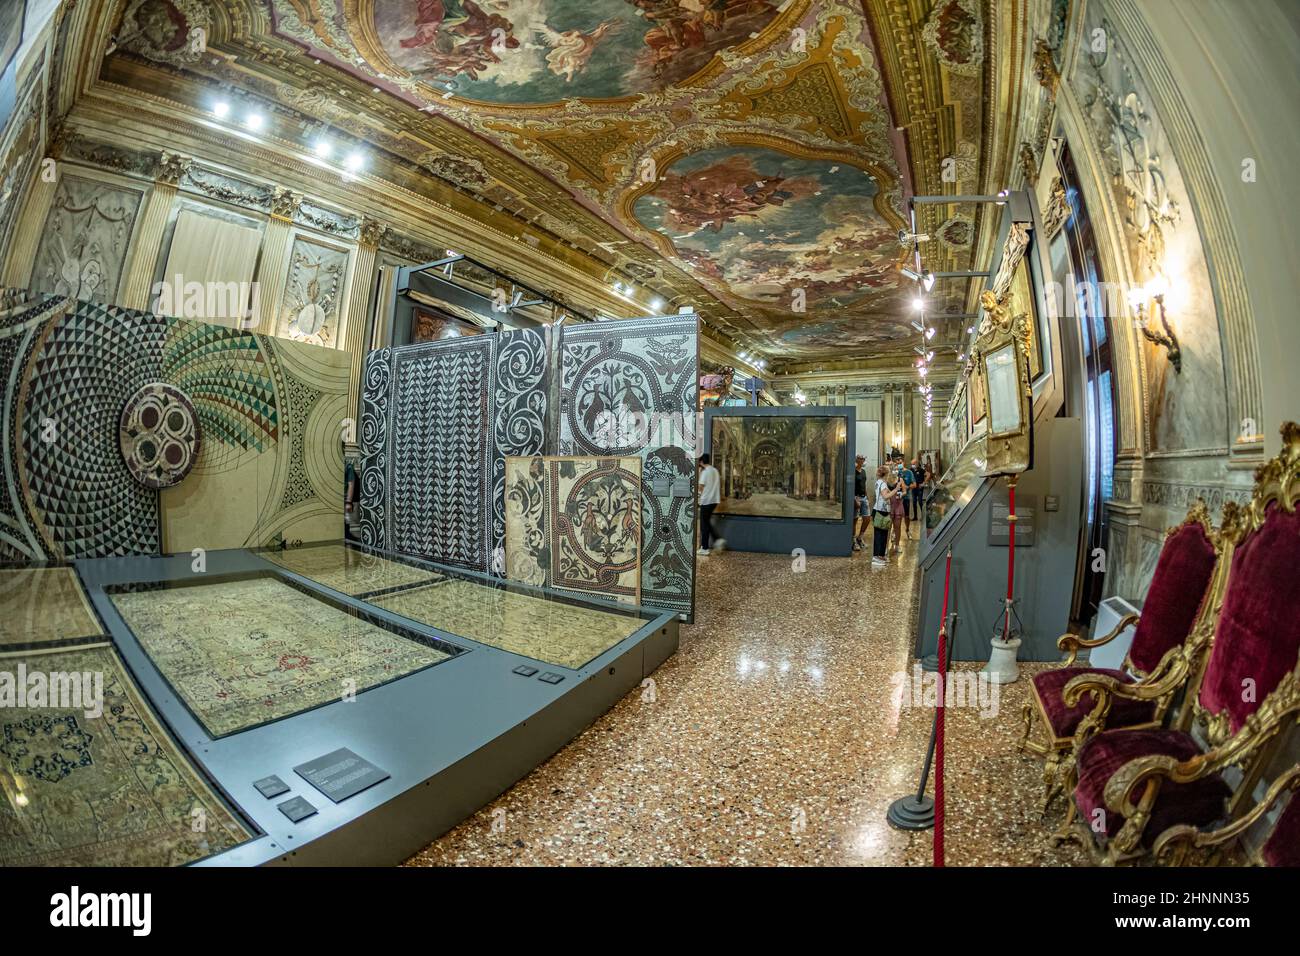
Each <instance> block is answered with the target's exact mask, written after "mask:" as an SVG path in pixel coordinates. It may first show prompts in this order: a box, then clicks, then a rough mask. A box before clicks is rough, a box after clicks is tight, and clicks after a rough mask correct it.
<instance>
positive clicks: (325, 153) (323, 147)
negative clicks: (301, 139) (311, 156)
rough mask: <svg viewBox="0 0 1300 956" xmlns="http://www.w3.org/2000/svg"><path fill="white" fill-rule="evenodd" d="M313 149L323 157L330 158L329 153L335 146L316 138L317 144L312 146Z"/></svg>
mask: <svg viewBox="0 0 1300 956" xmlns="http://www.w3.org/2000/svg"><path fill="white" fill-rule="evenodd" d="M311 151H312V152H313V153H315V154H316V155H317V156H319V157H320V158H321V159H328V158H329V154H330V153H331V152H333V151H334V147H333V146H331V145H330V144H329V142H328V141H326V140H323V139H318V140H316V145H315V146H313V147H312V148H311Z"/></svg>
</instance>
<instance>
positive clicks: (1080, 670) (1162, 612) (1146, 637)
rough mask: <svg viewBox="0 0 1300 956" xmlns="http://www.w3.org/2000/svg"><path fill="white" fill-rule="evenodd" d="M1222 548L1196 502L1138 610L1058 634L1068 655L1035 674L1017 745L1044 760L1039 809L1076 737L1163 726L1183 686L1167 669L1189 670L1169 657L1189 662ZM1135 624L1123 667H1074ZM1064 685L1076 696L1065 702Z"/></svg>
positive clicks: (1171, 537) (1055, 786) (1059, 781)
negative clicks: (1107, 626) (1101, 627)
mask: <svg viewBox="0 0 1300 956" xmlns="http://www.w3.org/2000/svg"><path fill="white" fill-rule="evenodd" d="M1222 550H1223V539H1222V536H1221V535H1219V534H1218V533H1216V532H1215V530H1214V529H1213V528H1212V527H1211V525H1210V516H1209V512H1208V511H1207V510H1206V507H1205V502H1204V501H1200V500H1197V501H1196V502H1195V503H1194V504H1193V505H1192V507H1191V508H1190V509H1189V510H1188V512H1187V516H1186V517H1185V518H1184V519H1183V520H1182V521H1181V522H1180V523H1178V524H1176V525H1174V526H1173V527H1172V528H1170V529H1169V530H1168V532H1166V534H1165V541H1164V545H1163V547H1162V548H1161V549H1160V557H1159V559H1158V560H1157V561H1156V569H1155V574H1154V575H1153V576H1152V578H1151V585H1150V587H1149V588H1148V589H1147V597H1146V602H1145V604H1144V606H1143V608H1142V613H1141V614H1140V615H1139V614H1127V615H1125V616H1124V617H1123V618H1122V619H1121V620H1120V621H1119V623H1118V624H1116V625H1115V627H1114V628H1113V629H1112V630H1111V631H1110V633H1109V634H1106V635H1103V636H1102V637H1097V638H1087V637H1080V636H1078V635H1076V634H1063V635H1062V636H1061V637H1060V639H1059V640H1058V641H1057V642H1056V646H1057V647H1059V648H1060V649H1061V650H1062V651H1064V652H1067V653H1068V655H1069V656H1068V657H1066V659H1065V661H1064V662H1063V664H1062V665H1061V666H1060V667H1055V668H1051V669H1048V670H1044V671H1039V672H1038V673H1037V674H1035V675H1034V676H1033V679H1032V681H1031V684H1030V689H1031V690H1032V691H1033V699H1032V700H1031V701H1030V702H1029V703H1027V704H1025V706H1024V711H1023V716H1024V721H1025V731H1024V736H1023V737H1022V738H1021V740H1020V744H1019V749H1020V751H1021V752H1022V753H1023V752H1025V751H1028V752H1030V753H1033V754H1037V755H1039V756H1042V757H1044V758H1046V759H1045V763H1044V766H1043V785H1044V792H1043V800H1042V810H1043V812H1046V811H1047V808H1048V807H1049V806H1050V805H1051V802H1052V800H1053V799H1054V798H1055V797H1056V795H1057V794H1058V793H1060V792H1061V791H1062V790H1063V789H1064V783H1063V778H1064V776H1065V775H1064V774H1063V773H1062V772H1061V770H1062V767H1061V764H1062V763H1063V762H1067V764H1068V758H1067V755H1068V754H1069V753H1070V752H1071V751H1072V750H1073V749H1074V745H1075V742H1076V738H1079V739H1086V738H1087V737H1089V736H1091V735H1092V734H1093V733H1095V732H1097V731H1098V730H1101V729H1102V728H1104V727H1107V726H1109V727H1158V726H1160V724H1161V722H1162V721H1163V720H1164V716H1165V713H1166V711H1167V710H1168V709H1169V705H1170V704H1171V703H1172V701H1173V699H1174V696H1175V694H1176V693H1177V691H1178V689H1179V688H1180V687H1181V685H1182V681H1178V680H1172V679H1170V675H1171V672H1173V671H1176V672H1177V674H1179V675H1181V676H1182V677H1183V679H1184V680H1185V678H1186V673H1187V668H1186V667H1175V661H1174V658H1175V656H1178V655H1179V652H1180V651H1182V652H1183V654H1184V656H1185V657H1186V658H1187V659H1188V660H1190V659H1191V656H1192V655H1191V653H1190V649H1187V650H1184V648H1183V645H1185V644H1186V643H1187V641H1188V638H1189V635H1190V634H1191V633H1192V629H1193V625H1194V624H1195V622H1196V618H1197V615H1198V614H1199V613H1200V612H1201V610H1202V608H1203V606H1204V605H1205V596H1206V595H1207V594H1208V593H1209V591H1210V583H1211V580H1212V578H1213V577H1214V570H1215V567H1216V563H1217V562H1218V560H1219V555H1220V554H1221V552H1222ZM1134 623H1136V624H1137V628H1136V630H1135V632H1134V634H1133V643H1132V645H1131V646H1130V647H1129V651H1128V654H1127V655H1126V656H1125V659H1124V663H1123V667H1122V668H1119V669H1116V668H1102V667H1083V666H1077V665H1075V663H1074V662H1075V660H1076V658H1077V657H1078V654H1079V651H1080V650H1083V649H1084V648H1089V649H1091V648H1097V647H1101V646H1103V645H1105V644H1108V643H1110V642H1111V641H1113V640H1114V639H1115V638H1116V637H1117V636H1118V635H1119V634H1120V633H1122V632H1123V631H1124V629H1125V628H1127V627H1128V626H1129V625H1130V624H1134ZM1179 660H1180V662H1181V660H1182V657H1180V658H1179ZM1088 678H1094V679H1104V680H1103V681H1102V682H1103V683H1104V684H1105V685H1106V686H1109V685H1110V683H1112V682H1115V683H1120V684H1126V685H1134V686H1136V685H1140V684H1147V683H1149V684H1150V686H1149V687H1148V690H1150V689H1151V688H1152V687H1154V688H1156V690H1157V692H1156V693H1147V694H1143V695H1141V696H1136V695H1135V696H1131V697H1130V696H1125V697H1113V696H1111V695H1107V694H1105V693H1102V694H1097V693H1093V692H1091V691H1088V692H1085V687H1084V684H1085V682H1086V681H1087V679H1088ZM1072 685H1073V686H1072ZM1067 687H1069V688H1070V689H1071V690H1075V691H1076V693H1074V694H1072V695H1071V698H1072V699H1071V701H1070V702H1069V703H1067V702H1066V693H1065V692H1066V689H1067ZM1089 687H1091V684H1089ZM1035 716H1037V717H1038V718H1039V720H1040V722H1041V723H1042V725H1043V728H1044V733H1045V736H1046V742H1040V741H1037V740H1033V739H1032V737H1033V731H1034V718H1035Z"/></svg>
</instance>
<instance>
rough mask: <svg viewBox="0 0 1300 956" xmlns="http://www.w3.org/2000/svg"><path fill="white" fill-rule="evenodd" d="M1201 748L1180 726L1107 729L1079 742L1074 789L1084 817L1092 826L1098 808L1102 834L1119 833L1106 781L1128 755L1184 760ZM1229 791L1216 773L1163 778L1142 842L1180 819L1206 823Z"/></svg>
mask: <svg viewBox="0 0 1300 956" xmlns="http://www.w3.org/2000/svg"><path fill="white" fill-rule="evenodd" d="M1199 753H1201V748H1200V747H1199V746H1197V744H1196V741H1195V740H1193V739H1192V738H1191V736H1190V735H1188V734H1185V733H1183V732H1182V731H1179V730H1108V731H1105V732H1104V733H1100V734H1098V735H1097V736H1096V737H1092V738H1090V739H1089V740H1088V741H1087V742H1086V743H1084V745H1083V746H1082V747H1080V748H1079V754H1078V764H1079V784H1078V786H1077V787H1076V788H1075V791H1074V799H1075V802H1076V803H1077V804H1078V807H1079V813H1080V814H1081V816H1082V817H1083V821H1084V823H1086V824H1087V825H1088V826H1090V827H1093V826H1094V816H1093V813H1094V811H1095V810H1097V809H1098V808H1100V809H1101V810H1103V811H1104V812H1105V817H1104V820H1105V823H1106V835H1107V836H1108V837H1113V836H1115V835H1116V834H1117V833H1119V831H1120V828H1121V827H1122V826H1123V825H1124V817H1123V816H1122V815H1121V814H1119V813H1112V812H1111V811H1110V810H1109V809H1107V808H1106V798H1105V793H1106V784H1107V783H1109V782H1110V778H1111V777H1112V776H1114V775H1115V773H1116V771H1118V770H1119V769H1120V767H1122V766H1124V765H1125V764H1126V763H1128V762H1129V761H1130V760H1136V759H1137V758H1138V757H1150V756H1155V755H1157V754H1161V755H1164V756H1167V757H1174V758H1176V759H1177V760H1180V761H1182V760H1190V759H1191V758H1192V757H1195V756H1196V755H1197V754H1199ZM1231 792H1232V791H1231V790H1230V789H1229V787H1228V785H1227V784H1226V783H1225V782H1224V781H1223V778H1222V777H1220V776H1219V775H1218V774H1213V775H1211V776H1209V777H1205V778H1204V779H1201V780H1197V781H1195V782H1193V783H1182V784H1171V783H1170V782H1169V781H1167V780H1166V781H1163V782H1162V783H1161V785H1160V792H1159V793H1158V794H1157V795H1156V802H1155V805H1154V806H1153V807H1152V808H1151V819H1150V820H1149V821H1148V822H1147V825H1146V827H1145V829H1144V830H1143V831H1142V842H1143V845H1145V846H1148V847H1149V846H1151V844H1153V843H1154V842H1155V841H1156V838H1157V837H1159V836H1160V834H1161V833H1163V832H1164V831H1165V830H1167V829H1169V828H1170V827H1172V826H1177V825H1178V824H1180V823H1187V824H1191V825H1192V826H1195V827H1204V826H1208V825H1209V824H1211V823H1213V822H1214V821H1215V820H1218V819H1219V818H1221V817H1222V816H1223V814H1224V811H1225V805H1224V804H1225V801H1226V800H1227V798H1228V797H1229V796H1230V794H1231Z"/></svg>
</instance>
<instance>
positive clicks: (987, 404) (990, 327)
mask: <svg viewBox="0 0 1300 956" xmlns="http://www.w3.org/2000/svg"><path fill="white" fill-rule="evenodd" d="M980 301H981V304H982V305H983V307H984V311H985V316H984V318H983V320H982V321H981V322H980V327H979V332H978V333H977V335H976V339H975V349H974V352H975V355H974V358H975V362H974V365H975V368H976V370H977V371H976V372H975V374H976V375H979V376H980V377H981V379H982V382H983V388H982V389H981V395H980V400H981V402H982V404H983V409H982V415H981V417H982V418H983V419H985V420H986V421H987V431H986V433H985V436H984V441H985V454H984V467H983V468H982V469H981V470H980V473H981V474H982V475H984V476H985V477H987V476H990V475H1014V474H1019V473H1021V472H1023V471H1027V470H1029V468H1031V467H1032V466H1033V391H1032V387H1031V385H1030V378H1029V365H1030V340H1029V335H1030V332H1029V327H1028V326H1029V318H1028V316H1027V315H1025V314H1024V313H1021V314H1019V315H1016V316H1012V315H1011V314H1010V312H1009V310H1008V309H1007V308H1006V306H1005V305H1003V304H1002V302H1001V301H999V300H998V298H997V297H996V296H995V295H994V294H993V292H992V291H985V292H984V294H983V295H982V296H981V299H980Z"/></svg>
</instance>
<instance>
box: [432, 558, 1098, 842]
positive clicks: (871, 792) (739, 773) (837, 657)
mask: <svg viewBox="0 0 1300 956" xmlns="http://www.w3.org/2000/svg"><path fill="white" fill-rule="evenodd" d="M914 550H915V542H910V543H909V544H908V546H907V547H906V549H905V551H904V553H903V554H902V555H901V556H899V557H895V558H894V559H893V560H892V561H891V563H890V566H889V567H888V568H887V569H885V570H883V571H880V572H874V573H873V572H872V570H871V567H870V556H869V555H867V554H865V553H864V554H859V555H857V556H855V557H854V558H852V559H846V558H810V559H808V565H807V570H806V571H805V572H803V573H794V572H792V570H791V560H790V559H789V558H787V557H785V556H781V555H768V554H741V553H735V552H727V553H724V554H715V555H713V556H711V557H709V558H704V559H701V561H700V570H699V579H698V585H697V586H698V592H697V608H698V615H697V621H698V623H697V624H695V625H693V626H690V627H683V628H682V631H681V648H680V650H679V651H678V653H677V654H676V655H675V656H674V657H672V658H671V659H670V660H669V661H668V662H667V663H666V664H665V665H664V666H663V667H661V668H660V669H659V670H658V671H657V672H656V673H655V677H654V680H655V684H654V687H653V689H652V690H653V693H649V692H648V691H647V689H643V690H642V691H641V692H634V693H633V694H630V695H628V696H627V697H626V698H624V699H623V700H622V701H620V702H619V703H618V705H617V706H615V707H614V709H613V710H611V711H610V712H609V713H607V714H605V715H604V716H603V717H601V718H600V719H599V720H598V721H597V722H596V723H595V724H594V725H593V726H591V727H590V728H588V729H587V730H586V731H585V732H584V733H583V734H582V735H581V736H579V737H578V738H577V739H576V740H574V741H573V742H572V743H571V744H570V745H569V746H567V747H565V748H564V749H563V750H562V751H560V752H559V753H558V754H556V755H555V756H554V757H553V758H551V759H550V760H549V761H547V762H546V763H545V764H543V765H542V766H540V767H539V768H537V769H536V770H535V771H534V772H533V773H531V774H529V775H528V776H527V777H526V778H525V779H523V780H522V781H520V782H519V783H518V784H517V785H516V786H515V787H513V788H512V789H511V790H509V791H508V792H507V793H505V794H504V795H503V796H502V797H500V798H499V799H498V800H496V801H494V802H493V803H492V804H490V805H489V806H487V807H484V808H483V809H482V810H481V811H480V812H479V813H477V814H475V815H474V816H473V817H471V818H469V819H468V820H466V821H465V822H464V823H462V824H461V825H460V826H458V827H456V828H455V829H454V830H452V831H451V832H449V833H448V834H446V835H445V836H443V837H442V838H441V839H439V840H438V841H436V842H435V843H433V844H432V845H431V846H429V847H428V848H426V849H425V850H424V851H422V852H421V853H419V854H417V855H416V856H415V857H413V858H412V859H411V860H410V861H409V862H408V865H415V866H441V865H465V864H486V865H510V864H518V865H539V866H545V865H553V864H634V865H665V864H667V865H672V864H705V865H710V864H712V865H734V864H746V863H748V864H766V865H781V864H789V865H862V864H867V865H901V864H912V865H929V862H930V857H931V852H932V843H931V839H932V838H931V834H930V833H929V832H925V833H920V834H908V833H904V832H901V831H898V830H895V829H893V828H891V827H890V826H889V825H888V824H887V823H886V822H885V810H886V808H887V807H888V805H889V803H890V802H891V801H892V800H893V799H895V798H896V797H899V796H902V795H903V794H905V793H907V792H908V790H909V789H910V788H915V786H916V777H917V774H918V772H919V769H920V766H921V762H922V760H923V758H924V752H925V746H926V744H927V743H928V740H929V733H930V726H931V714H932V711H931V710H928V709H924V708H904V709H903V710H902V711H901V712H900V711H899V709H898V707H897V705H896V704H893V703H891V696H892V690H893V685H892V683H891V677H892V676H893V675H894V674H895V673H896V672H898V671H902V670H905V669H907V668H908V666H909V659H908V650H909V638H908V623H907V622H908V602H909V600H910V595H911V593H912V587H913V578H914V576H915V574H916V567H915V554H914ZM968 666H969V667H975V666H977V665H968ZM1038 666H1043V665H1038ZM1026 670H1027V669H1026ZM1002 690H1003V693H1002V697H1001V699H1000V701H999V709H998V713H997V716H996V717H995V718H991V719H990V718H981V717H980V712H979V710H977V709H974V708H969V709H955V710H952V711H950V716H949V720H948V723H947V728H948V730H947V736H948V741H949V747H948V751H947V774H946V780H947V792H948V809H947V825H946V829H945V832H946V840H947V854H946V855H947V862H948V864H949V865H950V866H953V865H1000V864H1001V865H1049V866H1050V865H1077V864H1080V863H1083V862H1085V857H1084V855H1083V852H1082V851H1080V850H1078V849H1076V848H1073V847H1068V848H1064V849H1061V850H1057V849H1054V848H1050V847H1049V846H1048V842H1047V839H1046V836H1047V833H1048V832H1049V829H1048V823H1045V822H1044V821H1043V820H1042V819H1041V818H1040V817H1039V816H1038V814H1037V811H1036V810H1035V809H1033V807H1034V806H1035V805H1036V797H1037V795H1038V794H1039V792H1040V788H1039V783H1038V779H1039V765H1038V763H1037V762H1036V761H1034V760H1032V759H1030V758H1028V757H1025V756H1022V755H1020V754H1018V753H1016V751H1015V746H1014V744H1015V741H1016V739H1017V730H1018V728H1019V727H1020V721H1019V716H1018V715H1019V713H1020V708H1021V706H1022V704H1023V703H1024V701H1025V699H1026V695H1027V693H1028V680H1027V677H1022V678H1021V680H1020V681H1018V682H1017V683H1015V684H1013V685H1010V686H1009V687H1005V688H1003V689H1002ZM651 698H653V699H651ZM500 809H504V811H505V813H504V815H502V814H501V813H500V812H499V810H500ZM1061 812H1062V811H1061V807H1060V805H1059V804H1058V805H1057V807H1055V808H1054V810H1053V814H1052V815H1051V816H1049V818H1048V819H1049V821H1050V824H1051V826H1053V827H1054V826H1055V824H1056V822H1057V820H1058V816H1057V815H1058V814H1059V813H1061ZM799 819H803V820H806V825H805V826H804V828H803V830H802V832H800V833H797V834H796V833H794V832H793V831H794V830H796V829H798V827H797V826H795V825H794V823H795V822H796V821H797V820H799Z"/></svg>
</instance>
